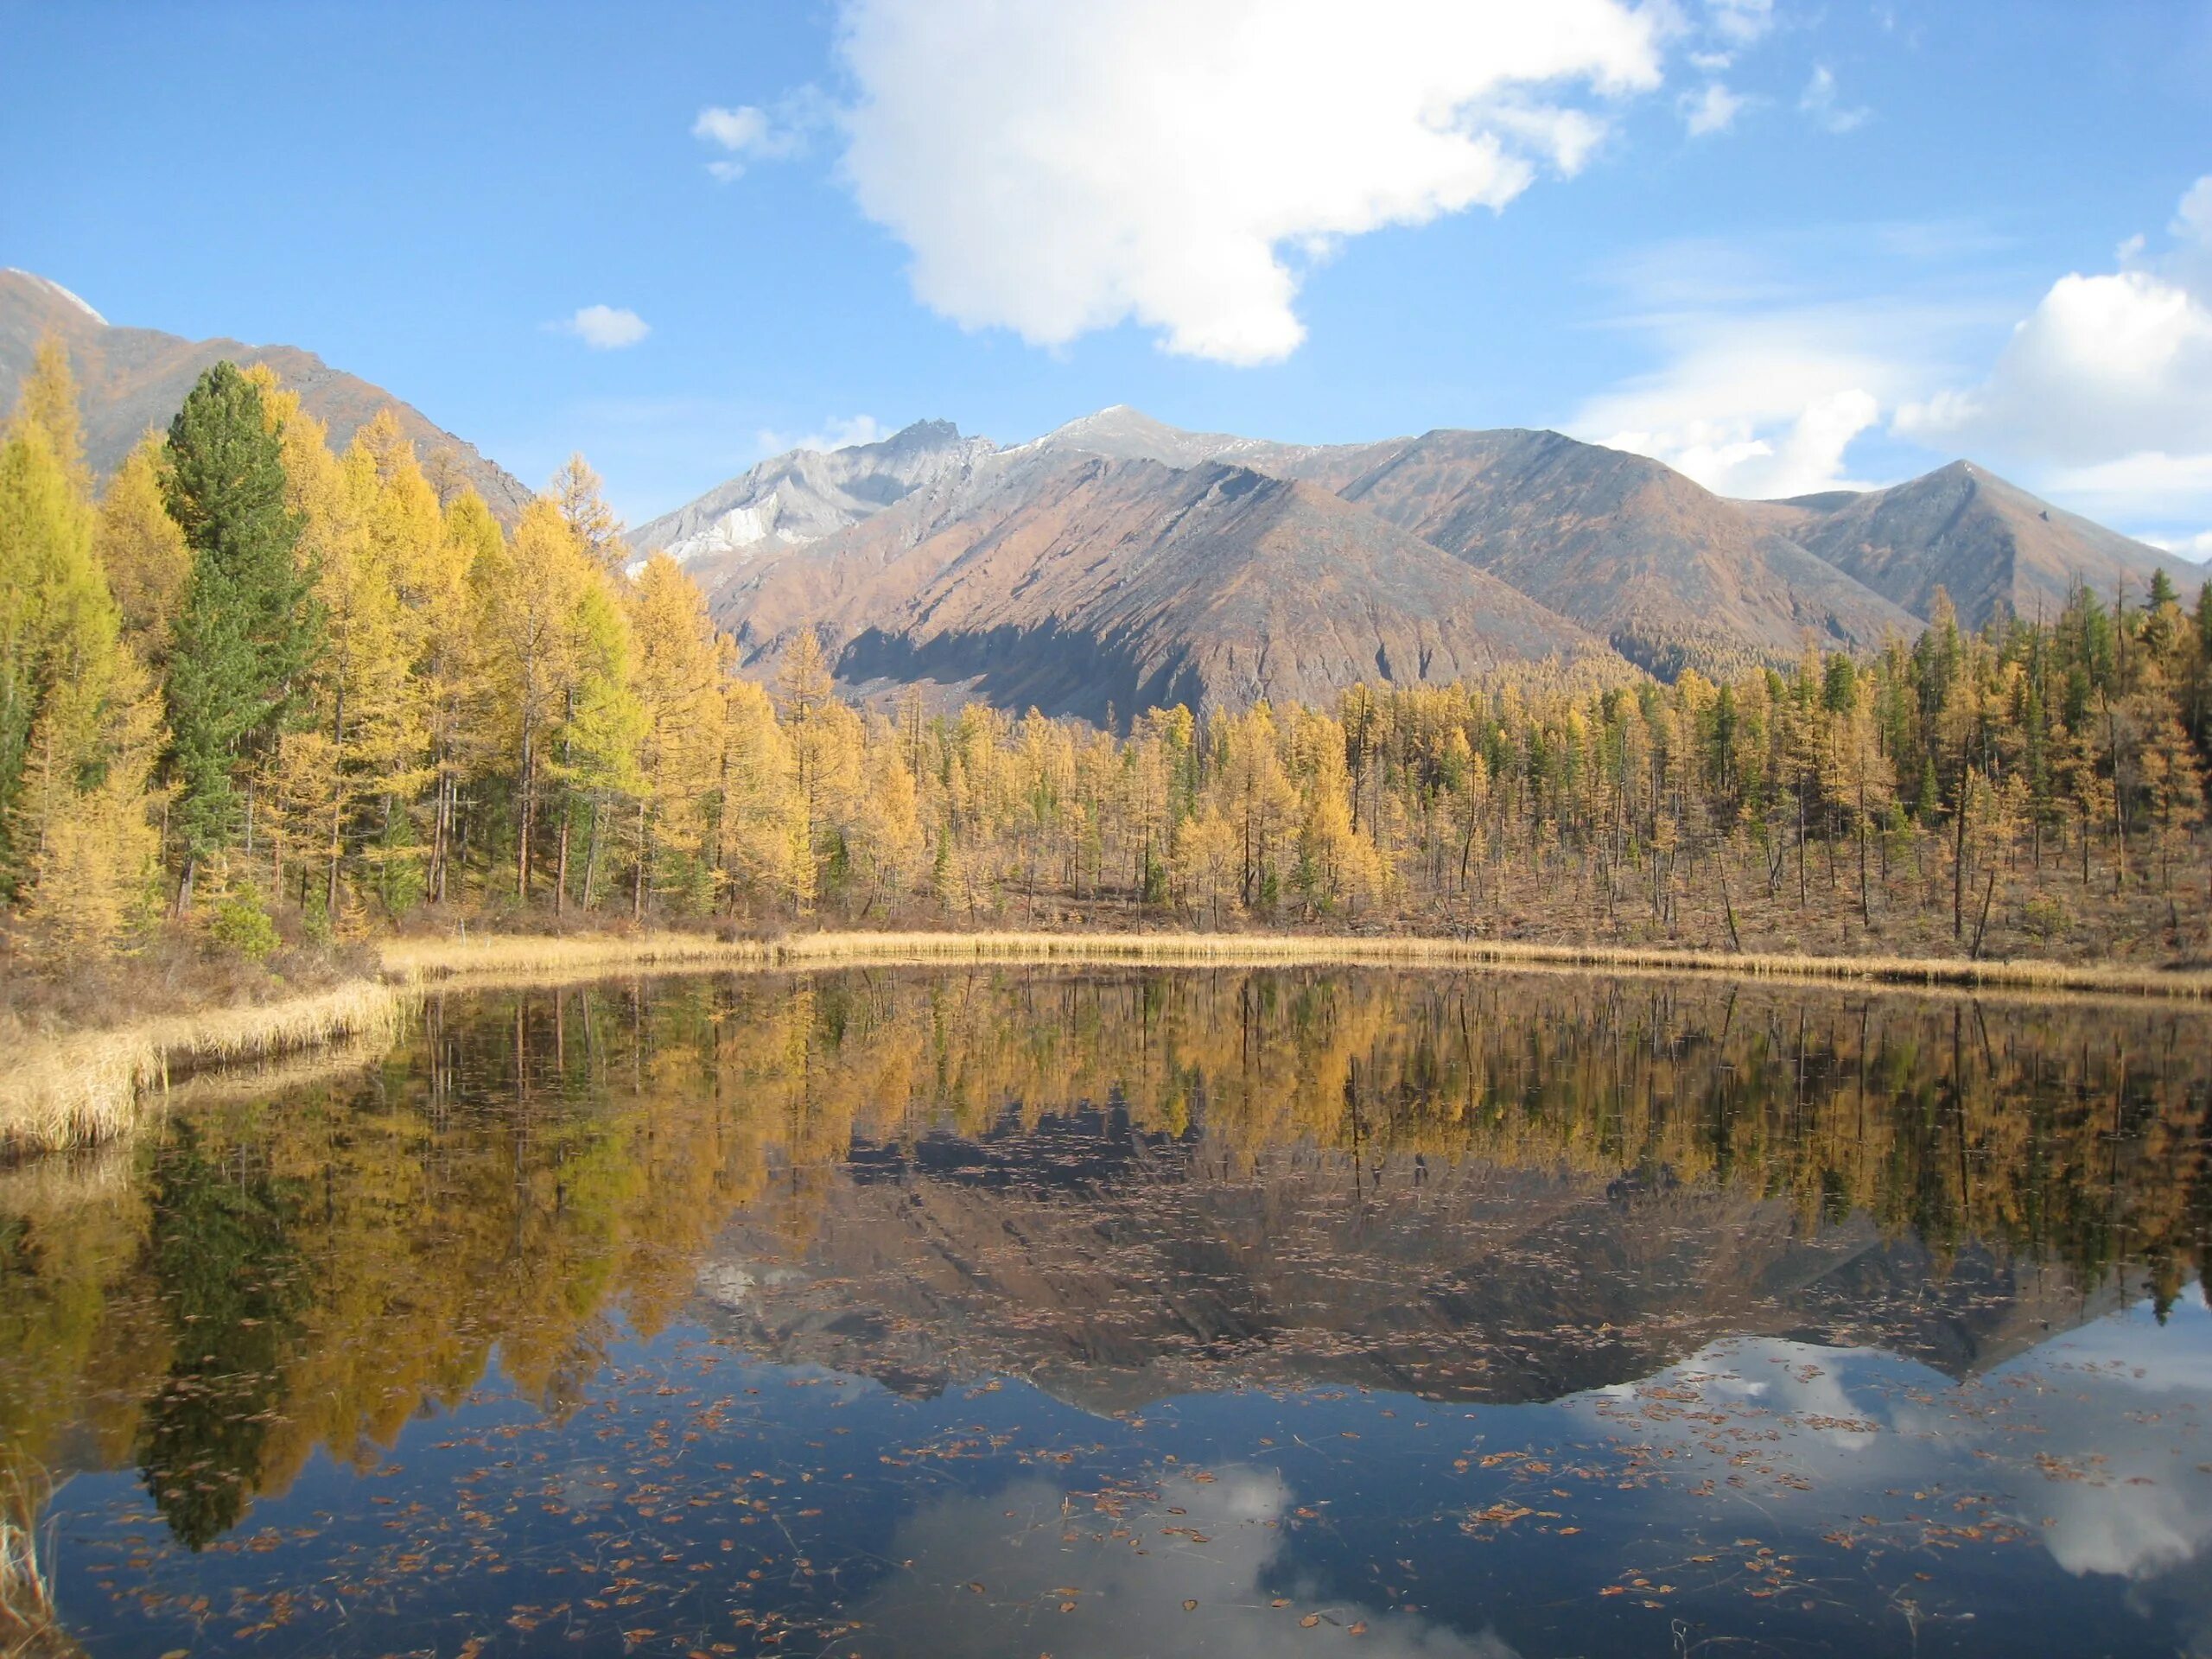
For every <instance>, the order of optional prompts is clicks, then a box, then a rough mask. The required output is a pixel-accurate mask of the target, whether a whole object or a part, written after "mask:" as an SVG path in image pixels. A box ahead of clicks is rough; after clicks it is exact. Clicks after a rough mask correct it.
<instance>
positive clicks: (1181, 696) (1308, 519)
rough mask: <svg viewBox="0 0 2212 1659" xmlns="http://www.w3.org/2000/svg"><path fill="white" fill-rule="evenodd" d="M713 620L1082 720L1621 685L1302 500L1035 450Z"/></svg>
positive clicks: (1465, 575) (1345, 508)
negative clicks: (1365, 684)
mask: <svg viewBox="0 0 2212 1659" xmlns="http://www.w3.org/2000/svg"><path fill="white" fill-rule="evenodd" d="M715 613H716V615H717V617H718V618H719V619H720V620H721V621H722V622H723V623H724V625H725V626H728V627H729V628H730V629H731V631H732V632H734V634H735V635H736V637H737V639H738V643H739V646H740V650H741V653H742V657H743V658H744V660H746V661H747V664H748V665H751V666H753V667H754V668H755V669H756V671H765V670H766V668H767V667H768V666H769V665H770V664H772V662H773V660H774V659H775V658H777V657H779V656H780V654H781V652H782V650H783V649H784V647H785V645H787V644H788V643H789V641H790V640H791V638H793V637H794V636H795V634H796V632H798V630H799V629H801V628H803V627H808V626H811V627H813V628H815V629H816V630H817V632H819V633H820V634H822V635H823V637H824V642H825V644H826V645H828V646H829V648H830V650H831V652H832V655H833V658H835V660H836V662H837V664H838V672H839V675H840V677H842V678H843V679H844V680H845V681H846V682H847V683H850V684H856V685H860V686H862V687H863V688H865V687H867V686H868V685H870V684H871V683H882V684H904V683H913V682H917V681H929V682H934V683H938V684H940V685H957V686H959V687H961V688H963V690H969V691H970V692H971V693H973V694H975V695H980V696H984V697H986V698H988V700H989V701H991V702H995V703H997V704H999V705H1000V706H1001V707H1006V708H1014V709H1020V708H1027V707H1029V706H1031V705H1035V706H1036V707H1039V708H1041V709H1046V710H1047V711H1049V712H1053V713H1072V714H1078V715H1085V716H1087V717H1089V718H1091V719H1094V720H1103V719H1104V718H1105V717H1106V716H1107V715H1108V712H1109V709H1113V710H1119V711H1122V712H1130V711H1134V710H1136V709H1143V708H1147V707H1152V706H1155V705H1160V704H1169V703H1175V702H1185V703H1189V704H1191V705H1192V706H1193V707H1208V708H1217V707H1224V706H1228V707H1234V706H1238V705H1242V704H1245V703H1249V702H1254V701H1255V700H1257V699H1260V698H1267V699H1269V700H1271V701H1283V700H1288V699H1299V700H1306V701H1317V700H1324V699H1326V698H1327V697H1329V696H1332V694H1333V693H1334V692H1335V691H1337V690H1338V689H1340V688H1342V687H1344V686H1346V685H1349V684H1351V683H1355V682H1357V681H1359V680H1363V679H1367V680H1373V679H1378V678H1380V679H1385V680H1389V681H1392V682H1394V683H1411V682H1432V683H1435V682H1444V681H1450V680H1462V679H1474V678H1478V677H1481V676H1483V675H1485V674H1487V673H1490V672H1492V671H1496V670H1497V669H1500V668H1503V667H1506V666H1509V665H1513V666H1521V667H1528V666H1531V665H1535V664H1541V663H1545V662H1547V661H1548V662H1550V663H1551V664H1554V665H1555V666H1556V667H1557V668H1560V669H1564V670H1567V671H1572V672H1575V673H1577V674H1580V675H1582V676H1585V677H1596V678H1597V679H1599V680H1601V681H1604V682H1607V683H1613V682H1618V681H1621V680H1625V679H1628V678H1631V677H1634V671H1633V670H1632V669H1631V668H1630V666H1629V664H1627V663H1626V662H1624V661H1623V660H1622V659H1621V658H1619V657H1618V655H1617V654H1616V653H1614V652H1612V651H1611V650H1610V649H1609V648H1608V647H1607V646H1606V645H1605V644H1604V642H1603V641H1601V640H1599V639H1596V638H1594V637H1593V636H1592V635H1591V634H1590V633H1588V632H1586V631H1585V630H1583V629H1581V628H1580V627H1578V626H1575V625H1574V624H1573V623H1572V622H1570V621H1568V620H1566V619H1564V618H1562V617H1560V616H1558V615H1556V614H1554V613H1551V612H1548V611H1547V610H1545V609H1544V608H1543V607H1541V606H1540V605H1537V604H1535V603H1532V602H1531V601H1529V599H1528V598H1527V597H1525V596H1524V595H1522V594H1519V593H1516V591H1514V590H1513V589H1512V588H1510V587H1508V586H1506V585H1505V584H1504V583H1503V582H1499V581H1497V579H1496V578H1495V577H1492V576H1491V575H1486V574H1485V573H1484V572H1483V571H1481V570H1479V569H1475V568H1473V567H1472V566H1471V565H1470V564H1468V563H1465V561H1463V560H1459V559H1455V558H1453V557H1452V556H1449V555H1447V554H1446V553H1443V552H1441V551H1440V550H1438V549H1436V548H1434V547H1432V546H1431V545H1429V544H1428V543H1426V542H1423V541H1421V539H1420V538H1419V537H1414V536H1410V535H1408V534H1407V533H1405V532H1404V531H1401V530H1398V529H1396V528H1395V526H1393V525H1391V524H1388V523H1387V522H1385V521H1383V519H1380V518H1376V516H1375V515H1373V514H1371V513H1369V512H1363V511H1362V510H1361V509H1360V508H1358V507H1357V506H1356V505H1352V504H1351V503H1349V502H1347V501H1344V500H1343V499H1340V498H1338V497H1337V496H1335V495H1333V494H1332V493H1329V492H1328V491H1326V490H1324V489H1322V488H1320V487H1319V486H1315V485H1313V484H1309V483H1306V482H1304V481H1301V480H1294V479H1284V478H1278V477H1274V476H1270V475H1268V474H1263V473H1260V472H1255V471H1254V470H1252V469H1251V468H1249V467H1237V466H1230V465H1227V464H1224V463H1223V462H1220V461H1206V462H1202V463H1200V464H1198V465H1196V466H1192V467H1182V468H1177V467H1170V466H1167V465H1164V464H1162V463H1161V462H1159V461H1115V460H1109V459H1106V458H1104V457H1102V456H1097V455H1090V454H1063V453H1060V452H1059V451H1058V450H1056V449H1052V448H1039V447H1031V448H1028V449H1026V450H1014V451H1006V452H1001V453H999V454H994V455H991V456H988V457H986V458H984V459H983V460H982V461H980V462H979V463H978V464H977V465H976V466H975V467H973V468H972V469H971V470H970V472H969V474H968V478H967V481H966V483H965V486H964V487H962V488H959V489H956V490H953V491H950V492H944V493H936V492H916V493H914V494H913V495H912V496H910V497H909V498H908V499H906V500H903V501H901V502H900V503H899V504H898V505H895V506H893V507H891V508H888V509H887V510H886V511H884V512H880V513H878V514H876V515H875V516H874V517H872V518H868V519H865V520H863V521H861V523H859V524H855V525H852V526H850V527H849V528H848V529H845V530H842V531H838V532H837V533H836V534H834V535H832V536H829V537H826V538H824V539H823V540H822V541H820V542H817V543H812V544H810V545H809V546H806V547H804V548H801V549H794V550H787V551H785V552H783V553H782V554H781V556H772V557H766V558H755V559H753V561H751V562H749V563H747V564H746V565H744V566H742V567H741V568H740V569H738V570H736V571H735V572H734V573H733V574H732V575H730V576H728V578H726V579H725V580H724V581H723V582H721V584H720V585H719V586H718V587H717V588H716V589H715Z"/></svg>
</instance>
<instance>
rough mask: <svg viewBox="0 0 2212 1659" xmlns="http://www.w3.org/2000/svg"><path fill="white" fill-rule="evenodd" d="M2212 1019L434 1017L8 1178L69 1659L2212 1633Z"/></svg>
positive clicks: (935, 979)
mask: <svg viewBox="0 0 2212 1659" xmlns="http://www.w3.org/2000/svg"><path fill="white" fill-rule="evenodd" d="M2206 1037H2207V1024H2206V1022H2205V1020H2204V1018H2203V1016H2202V1015H2198V1014H2190V1013H2187V1012H2185V1011H2183V1012H2176V1011H2172V1010H2156V1009H2145V1008H2137V1009H2126V1010H2121V1011H2119V1012H2117V1013H2115V1012H2114V1011H2113V1010H2112V1009H2110V1008H2104V1009H2097V1010H2094V1011H2092V1012H2091V1013H2090V1014H2087V1015H2082V1014H2066V1013H2064V1012H2053V1011H2050V1010H2045V1011H2043V1012H2040V1013H2036V1012H2030V1011H2024V1010H2021V1009H2017V1008H2013V1007H2007V1006H2005V1005H2001V1004H1996V1005H1990V1006H1987V1007H1973V1006H1972V1005H1966V1004H1953V1003H1948V1002H1916V1001H1913V1000H1911V999H1901V998H1890V997H1875V998H1872V999H1870V998H1868V997H1867V996H1866V995H1864V994H1862V993H1851V994H1846V993H1843V992H1840V991H1839V992H1821V991H1815V992H1810V993H1805V992H1796V991H1793V992H1791V993H1789V994H1788V995H1777V994H1774V993H1762V992H1751V991H1742V992H1738V991H1735V990H1732V989H1730V988H1725V987H1721V986H1718V985H1715V986H1711V987H1702V988H1697V989H1696V990H1694V991H1692V992H1686V993H1685V992H1666V991H1663V990H1655V989H1654V988H1652V987H1651V986H1650V985H1649V984H1637V983H1634V982H1625V983H1610V984H1609V983H1607V982H1596V981H1587V980H1567V979H1554V980H1537V979H1531V980H1514V979H1511V978H1508V977H1502V976H1476V977H1473V978H1469V979H1454V978H1451V977H1449V976H1446V977H1444V978H1441V979H1439V978H1433V977H1421V976H1376V975H1354V976H1311V975H1291V976H1286V975H1252V976H1244V975H1205V976H1195V975H1127V976H1066V975H1060V976H1033V975H1020V976H1009V975H987V974H977V975H958V976H944V975H934V976H911V975H910V976H901V975H895V974H874V975H858V974H855V975H841V976H819V977H817V978H814V979H810V980H808V981H804V982H763V981H757V980H756V981H750V982H730V983H712V982H688V983H683V982H677V983H671V984H670V985H668V986H664V987H661V988H654V989H652V990H651V991H649V992H646V993H644V994H638V995H633V994H632V993H631V992H630V991H627V990H610V989H607V988H600V989H597V990H595V991H594V992H592V993H588V994H587V993H576V992H570V993H567V994H565V995H562V996H561V997H559V998H557V999H556V997H554V996H553V995H551V994H548V993H538V994H533V995H531V996H526V997H515V996H506V997H493V996H486V997H483V998H480V999H475V1000H456V1001H453V1002H452V1003H450V1004H449V1005H448V1006H447V1007H444V1008H443V1009H438V1010H433V1013H432V1016H431V1018H430V1019H429V1021H428V1023H427V1026H426V1029H425V1031H424V1032H423V1033H422V1034H421V1035H420V1036H419V1037H418V1038H417V1039H415V1040H414V1041H412V1042H410V1044H409V1045H408V1046H405V1047H404V1048H403V1050H402V1051H401V1052H398V1053H397V1054H394V1055H392V1056H390V1057H387V1058H384V1059H383V1060H381V1061H380V1062H378V1064H376V1065H374V1066H372V1068H370V1069H369V1070H368V1071H365V1072H362V1071H355V1072H352V1073H340V1074H338V1075H334V1076H330V1077H313V1076H306V1077H297V1078H295V1079H293V1080H291V1081H289V1082H288V1083H283V1084H277V1085H271V1084H260V1085H245V1086H233V1085H230V1084H226V1085H223V1086H221V1087H219V1088H212V1089H207V1090H203V1091H202V1092H203V1094H204V1095H205V1096H207V1097H206V1098H204V1099H202V1100H200V1101H199V1102H197V1103H184V1104H182V1105H181V1107H180V1109H179V1110H178V1111H177V1112H176V1113H175V1116H173V1118H172V1120H171V1122H169V1124H168V1126H167V1127H166V1128H165V1129H164V1130H163V1131H162V1134H161V1135H159V1136H157V1137H150V1138H149V1143H148V1144H147V1145H146V1146H144V1147H140V1148H137V1149H136V1150H135V1151H133V1152H131V1153H130V1154H111V1155H110V1156H109V1157H108V1158H106V1159H105V1160H92V1161H91V1162H88V1163H85V1164H81V1165H78V1166H43V1167H34V1168H31V1169H26V1170H18V1171H15V1172H10V1173H8V1174H6V1175H5V1176H4V1177H0V1217H6V1218H7V1231H6V1233H5V1235H4V1238H5V1242H6V1243H7V1247H8V1248H7V1251H6V1254H5V1255H4V1256H0V1297H4V1301H0V1313H4V1314H5V1317H6V1324H5V1325H4V1326H3V1327H0V1405H4V1408H5V1413H6V1414H5V1416H4V1418H0V1427H4V1428H5V1430H6V1440H5V1445H6V1448H7V1451H8V1453H9V1455H10V1459H11V1461H12V1462H13V1463H14V1465H16V1466H17V1467H29V1466H31V1465H33V1464H34V1463H35V1465H37V1466H41V1467H44V1468H46V1469H50V1470H53V1471H56V1472H57V1473H58V1474H59V1475H60V1476H61V1477H63V1478H62V1480H61V1483H60V1486H59V1489H58V1491H56V1492H55V1494H54V1497H53V1499H52V1501H51V1502H50V1503H48V1505H47V1506H46V1507H45V1510H44V1512H43V1516H42V1517H41V1526H42V1528H43V1529H44V1530H43V1533H42V1536H43V1538H44V1541H45V1544H46V1549H47V1560H48V1565H49V1569H50V1571H51V1572H52V1573H53V1576H54V1588H55V1591H56V1593H57V1596H58V1599H59V1605H60V1608H61V1610H62V1611H63V1614H64V1616H65V1618H66V1619H67V1622H68V1624H69V1625H70V1627H71V1629H72V1630H73V1632H74V1633H75V1634H76V1636H77V1637H79V1639H80V1640H81V1641H82V1642H83V1643H85V1645H86V1647H87V1648H88V1649H90V1650H91V1651H92V1652H94V1653H99V1654H111V1653H112V1654H118V1655H124V1654H134V1655H135V1654H145V1655H149V1656H159V1655H162V1654H164V1653H168V1652H170V1651H173V1650H174V1649H178V1648H185V1649H189V1650H191V1651H193V1652H194V1653H213V1652H224V1651H265V1652H270V1653H279V1652H282V1653H296V1652H340V1653H363V1654H370V1653H386V1652H421V1653H435V1654H440V1655H452V1654H462V1653H467V1654H489V1653H494V1652H510V1653H530V1652H541V1651H580V1652H600V1651H620V1650H621V1649H624V1648H625V1647H626V1646H627V1647H628V1648H629V1649H631V1650H633V1651H638V1652H655V1653H661V1652H666V1653H678V1654H683V1653H690V1652H693V1651H698V1652H710V1653H711V1652H740V1653H752V1652H760V1651H779V1652H806V1653H815V1652H823V1653H847V1652H851V1653H865V1654H923V1655H927V1654H948V1655H949V1654H962V1653H1007V1654H1036V1653H1046V1652H1049V1653H1052V1654H1054V1655H1058V1656H1061V1659H1069V1656H1077V1655H1100V1656H1104V1655H1120V1656H1128V1655H1138V1654H1145V1653H1161V1654H1166V1653H1185V1652H1188V1653H1205V1654H1220V1655H1243V1654H1255V1655H1257V1654H1261V1653H1271V1652H1273V1651H1274V1650H1275V1649H1278V1648H1282V1649H1293V1648H1294V1644H1300V1643H1303V1644H1307V1645H1318V1646H1319V1647H1320V1648H1325V1649H1330V1650H1334V1649H1339V1648H1341V1649H1345V1650H1347V1651H1355V1652H1366V1653H1382V1654H1421V1655H1475V1656H1502V1655H1508V1654H1512V1655H1520V1656H1524V1659H1534V1656H1536V1655H1550V1654H1561V1655H1564V1654H1609V1653H1624V1654H1625V1653H1650V1652H1659V1653H1666V1652H1675V1651H1681V1652H1698V1651H1708V1652H1730V1653H1738V1652H1775V1653H1793V1654H1794V1653H1821V1652H1849V1653H1856V1654H1871V1653H1887V1652H1898V1653H1904V1652H1913V1651H1917V1652H1920V1653H1927V1654H1938V1653H1960V1654H1979V1653H1990V1654H2013V1653H2028V1652H2049V1653H2069V1654H2073V1653H2081V1654H2094V1653H2112V1654H2123V1653H2128V1654H2132V1653H2146V1654H2147V1653H2171V1652H2174V1651H2177V1650H2181V1651H2212V1580H2209V1579H2208V1573H2207V1566H2206V1562H2207V1560H2208V1555H2209V1554H2212V1552H2208V1551H2207V1549H2206V1543H2207V1541H2208V1537H2209V1536H2212V1472H2208V1469H2212V1447H2208V1446H2207V1445H2206V1444H2205V1443H2204V1435H2203V1426H2202V1415H2203V1413H2204V1410H2205V1408H2206V1405H2207V1402H2212V1314H2208V1313H2207V1311H2206V1309H2205V1306H2204V1304H2203V1302H2202V1300H2201V1297H2200V1295H2199V1294H2198V1292H2197V1290H2196V1287H2195V1286H2194V1284H2193V1283H2190V1282H2188V1281H2190V1280H2192V1279H2193V1277H2194V1275H2195V1274H2196V1271H2197V1268H2198V1264H2199V1258H2200V1253H2201V1250H2202V1236H2203V1217H2204V1214H2205V1211H2206V1208H2207V1205H2206V1199H2205V1185H2206V1184H2205V1179H2204V1170H2203V1161H2204V1160H2203V1155H2202V1141H2203V1136H2202V1126H2203V1118H2204V1114H2205V1110H2206V1107H2207V1081H2206V1076H2205V1072H2206V1068H2207V1065H2208V1061H2207V1056H2208V1054H2212V1043H2208V1042H2207V1041H2206ZM1269 1065H1274V1066H1277V1067H1279V1068H1280V1070H1279V1071H1272V1072H1270V1071H1267V1070H1266V1067H1267V1066H1269ZM2161 1315H2163V1318H2161ZM194 1543H196V1544H198V1545H200V1548H198V1549H197V1550H194V1549H193V1548H189V1547H188V1546H189V1545H192V1544H194Z"/></svg>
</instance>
